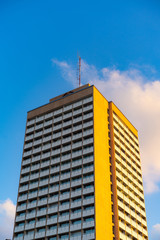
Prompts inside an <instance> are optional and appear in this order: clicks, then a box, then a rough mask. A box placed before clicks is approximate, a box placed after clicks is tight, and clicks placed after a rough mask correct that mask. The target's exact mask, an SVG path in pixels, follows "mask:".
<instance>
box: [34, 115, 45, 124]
mask: <svg viewBox="0 0 160 240" xmlns="http://www.w3.org/2000/svg"><path fill="white" fill-rule="evenodd" d="M43 119H44V116H40V117H37V118H36V123H37V122H41V121H43Z"/></svg>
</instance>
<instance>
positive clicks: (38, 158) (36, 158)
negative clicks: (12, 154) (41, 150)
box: [32, 155, 41, 162]
mask: <svg viewBox="0 0 160 240" xmlns="http://www.w3.org/2000/svg"><path fill="white" fill-rule="evenodd" d="M40 158H41V157H40V155H38V156H35V157H32V162H37V161H39V160H40Z"/></svg>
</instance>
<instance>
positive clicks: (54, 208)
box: [48, 206, 58, 214]
mask: <svg viewBox="0 0 160 240" xmlns="http://www.w3.org/2000/svg"><path fill="white" fill-rule="evenodd" d="M57 211H58V206H56V207H50V208H48V214H51V213H57Z"/></svg>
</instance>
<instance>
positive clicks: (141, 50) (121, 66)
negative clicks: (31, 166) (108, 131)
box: [0, 0, 160, 240]
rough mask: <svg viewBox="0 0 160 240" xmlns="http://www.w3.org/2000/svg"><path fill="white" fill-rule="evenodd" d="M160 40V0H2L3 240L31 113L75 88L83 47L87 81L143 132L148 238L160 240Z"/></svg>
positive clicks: (0, 197) (0, 232)
mask: <svg viewBox="0 0 160 240" xmlns="http://www.w3.org/2000/svg"><path fill="white" fill-rule="evenodd" d="M159 42H160V3H159V1H156V0H154V1H151V0H147V1H144V0H140V1H132V0H131V1H117V0H115V1H114V2H113V1H112V2H111V1H98V2H97V1H87V2H86V1H81V2H75V1H59V2H55V1H50V0H46V1H41V0H39V1H38V0H35V1H34V2H33V1H30V0H28V1H26V0H24V1H19V0H14V1H10V0H8V1H1V3H0V81H1V87H0V90H1V92H0V101H1V120H0V121H1V122H0V146H1V162H0V169H1V174H0V189H1V191H0V192H1V194H0V201H1V202H0V226H2V227H0V240H1V239H4V237H3V236H5V232H6V231H7V232H9V230H8V229H7V230H4V227H3V226H4V225H3V224H2V223H5V221H7V222H9V220H8V219H12V218H13V215H14V213H13V212H14V208H15V207H14V205H15V203H16V196H17V191H18V181H19V173H20V164H21V156H22V149H23V145H22V144H23V137H24V131H25V121H26V112H27V111H29V110H31V109H33V108H35V107H37V106H40V105H43V104H45V103H47V102H48V100H49V99H50V98H52V97H54V96H56V95H58V94H61V93H63V92H67V91H68V90H71V89H72V88H74V87H75V86H76V84H77V83H76V67H77V51H78V52H79V54H80V55H81V57H82V59H84V61H83V65H82V82H83V83H86V82H91V83H94V84H95V85H96V87H97V88H98V89H99V90H101V91H102V90H103V94H104V95H105V97H106V98H107V99H109V98H110V99H109V100H111V99H112V100H114V101H115V103H116V104H117V106H118V107H119V108H121V109H122V110H123V111H124V113H125V115H127V116H128V118H129V119H131V121H133V124H134V125H135V126H136V127H137V129H138V130H139V137H140V142H141V146H140V147H142V158H143V159H142V165H143V172H144V177H145V183H146V184H145V192H146V197H145V199H146V211H147V222H148V230H149V236H150V239H151V240H152V239H156V238H157V239H159V236H160V227H159V226H160V225H159V224H160V217H159V212H160V208H159V199H160V193H159V182H160V165H159V161H158V160H159V157H160V153H159V150H158V149H157V148H158V147H157V146H158V144H159V141H160V140H159V133H160V129H159V127H158V121H159V120H158V119H159V117H160V116H159V115H160V114H159V112H160V106H159V105H160V97H159V96H160V80H159V79H160V72H159V68H160V48H159ZM113 83H114V84H113ZM135 100H136V101H135ZM135 113H136V114H135ZM151 123H152V124H151ZM146 132H147V135H146ZM149 139H151V140H149ZM143 140H144V141H143ZM143 143H144V144H143ZM151 146H152V147H151ZM145 150H147V155H145V152H146V151H145ZM152 155H153V156H152ZM148 156H149V157H148ZM150 163H153V164H150ZM11 201H12V202H13V203H12V202H11ZM9 209H11V210H10V211H9ZM6 219H7V220H6ZM11 222H12V221H11ZM6 237H10V236H6Z"/></svg>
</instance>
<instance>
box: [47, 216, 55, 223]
mask: <svg viewBox="0 0 160 240" xmlns="http://www.w3.org/2000/svg"><path fill="white" fill-rule="evenodd" d="M55 223H57V217H51V218H49V219H47V225H51V224H55Z"/></svg>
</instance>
